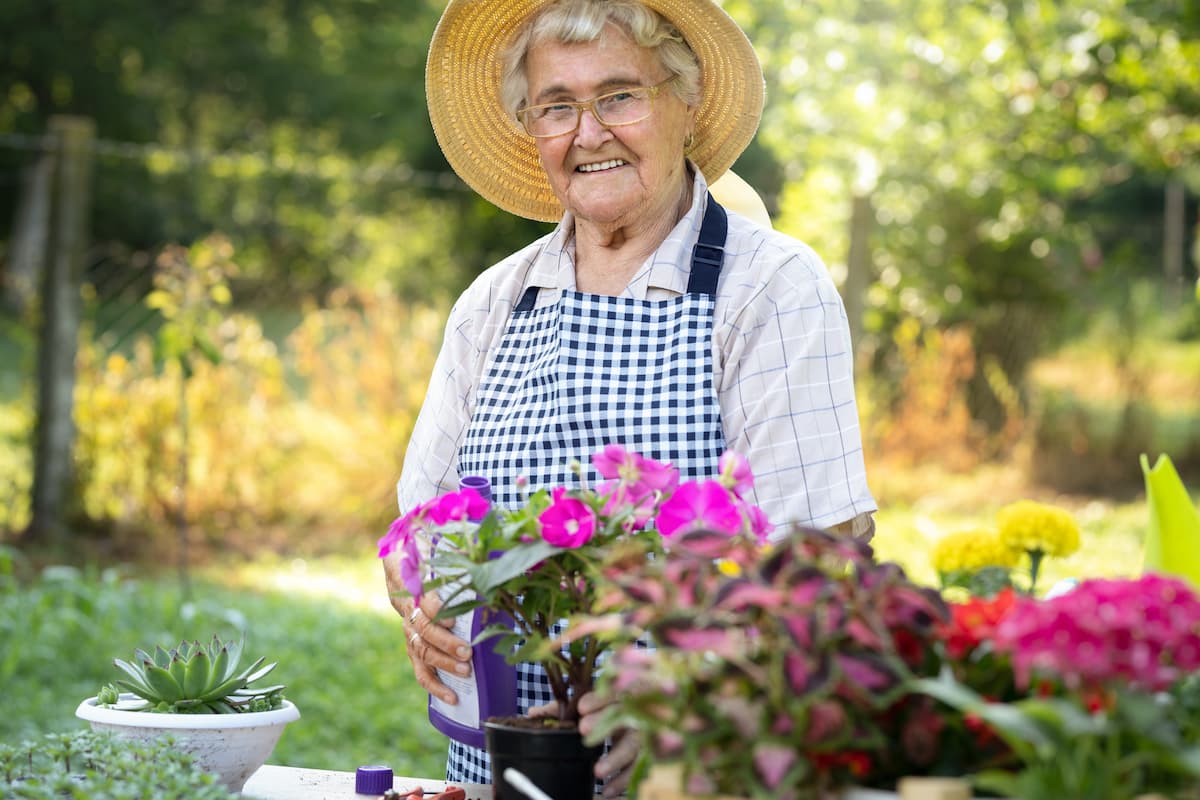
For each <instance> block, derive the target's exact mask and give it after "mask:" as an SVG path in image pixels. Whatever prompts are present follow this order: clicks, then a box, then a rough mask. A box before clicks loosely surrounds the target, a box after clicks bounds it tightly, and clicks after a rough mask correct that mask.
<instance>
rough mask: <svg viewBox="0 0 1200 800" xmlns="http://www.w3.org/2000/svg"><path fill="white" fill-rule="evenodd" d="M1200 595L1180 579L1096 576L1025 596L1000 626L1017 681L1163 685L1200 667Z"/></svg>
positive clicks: (999, 641) (1001, 646)
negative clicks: (1059, 591) (1061, 590)
mask: <svg viewBox="0 0 1200 800" xmlns="http://www.w3.org/2000/svg"><path fill="white" fill-rule="evenodd" d="M1198 621H1200V597H1197V596H1196V594H1195V593H1194V592H1193V591H1192V590H1191V589H1190V588H1189V587H1188V585H1187V584H1186V583H1185V582H1183V581H1182V580H1179V579H1177V578H1171V577H1166V576H1162V575H1155V574H1148V575H1145V576H1143V577H1141V578H1138V579H1136V580H1131V579H1093V580H1087V581H1084V582H1083V583H1081V584H1079V586H1077V587H1076V588H1075V589H1073V590H1072V591H1070V592H1068V593H1066V594H1063V595H1060V596H1058V597H1054V598H1051V599H1048V600H1029V599H1026V600H1024V601H1022V602H1020V603H1018V604H1017V606H1016V607H1015V608H1013V609H1012V611H1010V612H1009V614H1008V615H1007V616H1006V617H1005V618H1004V619H1003V620H1001V621H1000V623H999V624H998V625H997V627H996V633H995V637H994V643H995V647H996V649H997V650H999V651H1001V652H1007V653H1008V654H1009V655H1010V656H1011V658H1012V664H1013V669H1014V671H1015V673H1016V677H1017V680H1018V681H1019V682H1020V683H1021V685H1023V686H1027V685H1029V683H1030V681H1031V680H1032V678H1033V676H1034V675H1035V674H1044V675H1047V676H1050V677H1060V678H1061V679H1062V680H1063V682H1064V683H1065V684H1066V685H1067V686H1069V687H1072V688H1089V687H1094V686H1098V685H1104V684H1109V683H1113V682H1119V683H1128V684H1133V685H1135V686H1138V687H1140V688H1142V689H1145V690H1148V691H1162V690H1164V689H1166V688H1168V687H1169V686H1170V685H1171V684H1173V683H1174V682H1175V681H1176V680H1178V679H1179V678H1180V677H1181V676H1183V675H1185V674H1187V673H1188V672H1192V671H1195V670H1198V669H1200V622H1198Z"/></svg>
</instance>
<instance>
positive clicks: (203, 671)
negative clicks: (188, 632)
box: [183, 650, 216, 697]
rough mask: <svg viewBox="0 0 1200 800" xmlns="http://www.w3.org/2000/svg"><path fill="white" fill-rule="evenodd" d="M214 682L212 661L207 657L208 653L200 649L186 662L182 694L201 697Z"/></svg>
mask: <svg viewBox="0 0 1200 800" xmlns="http://www.w3.org/2000/svg"><path fill="white" fill-rule="evenodd" d="M215 683H216V681H215V680H213V674H212V662H211V661H210V660H209V658H208V653H207V652H205V651H204V650H201V651H200V652H198V653H196V654H195V655H193V656H192V658H191V660H190V661H188V662H187V669H186V670H185V672H184V679H183V694H184V696H185V697H201V696H202V695H204V693H205V691H206V690H207V689H209V688H210V687H211V686H212V685H213V684H215Z"/></svg>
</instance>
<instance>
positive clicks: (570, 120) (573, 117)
mask: <svg viewBox="0 0 1200 800" xmlns="http://www.w3.org/2000/svg"><path fill="white" fill-rule="evenodd" d="M673 80H675V76H674V75H672V76H671V77H669V78H667V79H666V80H665V81H663V82H661V83H658V84H656V85H654V86H634V87H631V88H629V89H618V90H617V91H615V92H608V93H606V94H602V95H599V96H598V97H593V98H592V99H591V100H577V101H576V100H559V101H558V102H555V103H543V104H542V105H539V106H529V107H528V108H522V109H521V110H520V111H518V112H517V119H519V120H520V121H521V125H522V127H524V128H525V132H526V133H528V134H529V135H530V136H532V137H534V138H535V139H549V138H551V137H553V136H564V135H566V134H568V133H574V132H575V131H576V130H577V129H578V128H579V120H580V116H581V115H582V114H583V110H584V109H585V108H586V109H587V110H588V111H591V112H592V116H593V117H595V118H596V121H597V122H599V123H600V124H601V125H603V126H604V127H606V128H616V127H619V126H621V125H632V124H634V123H635V122H641V121H642V120H644V119H646V117H648V116H650V112H651V110H652V104H653V100H654V98H655V97H657V96H658V94H659V92H661V91H662V90H663V88H664V87H665V86H666V85H667V84H668V83H670V82H671V81H673Z"/></svg>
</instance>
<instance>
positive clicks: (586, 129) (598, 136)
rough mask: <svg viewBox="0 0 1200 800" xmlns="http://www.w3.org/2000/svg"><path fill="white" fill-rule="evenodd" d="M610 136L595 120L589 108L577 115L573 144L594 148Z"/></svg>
mask: <svg viewBox="0 0 1200 800" xmlns="http://www.w3.org/2000/svg"><path fill="white" fill-rule="evenodd" d="M610 136H612V132H611V131H610V130H609V129H608V128H606V127H605V126H604V125H602V124H601V123H600V120H598V119H596V115H595V114H593V113H592V110H591V109H590V108H585V109H583V113H582V114H580V115H579V129H578V130H577V131H575V143H576V144H578V145H579V146H580V147H585V148H589V149H591V148H594V147H596V146H598V145H600V144H602V143H604V142H605V141H607V140H608V138H609V137H610Z"/></svg>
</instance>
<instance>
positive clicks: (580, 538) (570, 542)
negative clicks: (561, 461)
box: [538, 486, 596, 548]
mask: <svg viewBox="0 0 1200 800" xmlns="http://www.w3.org/2000/svg"><path fill="white" fill-rule="evenodd" d="M566 493H567V490H566V489H565V488H564V487H562V486H560V487H558V488H557V489H555V490H554V492H553V493H552V494H551V497H552V498H553V499H552V501H551V503H550V507H549V508H547V509H546V510H545V511H543V512H542V513H541V514H540V515H538V522H540V523H541V524H542V538H543V539H545V540H546V541H547V542H549V543H550V544H552V545H554V546H555V547H568V548H576V547H580V546H581V545H584V544H586V543H587V541H588V540H589V539H591V538H592V534H593V533H594V532H595V530H596V515H595V514H593V513H592V509H590V508H588V506H587V504H586V503H584V502H583V501H582V500H576V499H575V498H573V497H566V496H565V495H566Z"/></svg>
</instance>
